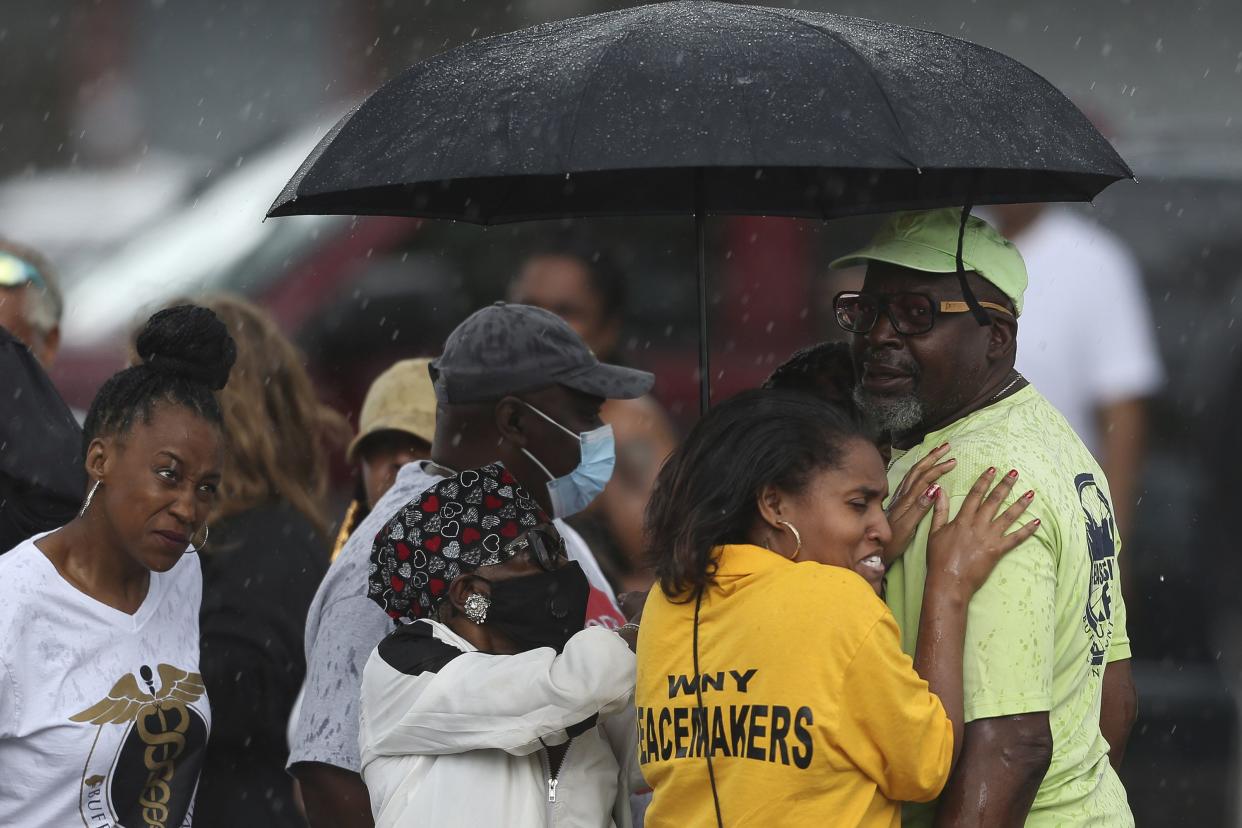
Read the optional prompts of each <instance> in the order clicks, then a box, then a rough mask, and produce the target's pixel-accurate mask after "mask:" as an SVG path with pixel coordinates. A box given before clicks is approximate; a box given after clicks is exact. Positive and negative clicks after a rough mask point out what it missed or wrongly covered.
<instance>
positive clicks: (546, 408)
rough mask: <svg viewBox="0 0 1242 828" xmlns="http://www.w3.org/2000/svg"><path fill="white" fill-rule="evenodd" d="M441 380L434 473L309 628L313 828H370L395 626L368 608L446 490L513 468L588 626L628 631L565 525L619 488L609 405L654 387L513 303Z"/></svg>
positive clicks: (302, 776)
mask: <svg viewBox="0 0 1242 828" xmlns="http://www.w3.org/2000/svg"><path fill="white" fill-rule="evenodd" d="M431 373H432V375H433V382H434V384H435V393H436V403H437V407H436V435H435V440H434V442H433V443H432V449H431V457H432V459H431V460H428V461H419V462H414V463H409V464H407V465H405V466H403V467H402V468H401V471H400V472H399V473H398V474H397V480H396V482H395V483H394V484H393V486H392V488H390V489H389V490H388V491H387V492H386V493H385V494H384V496H383V497H381V498H380V499H379V501H378V502H377V503H376V504H375V508H374V509H373V510H372V511H371V514H369V515H367V517H366V519H365V520H363V521H362V523H361V524H359V526H358V529H357V530H356V531H355V532H354V533H353V535H351V536H350V538H349V541H348V542H347V543H346V544H345V548H344V549H343V550H342V551H341V555H340V557H339V558H337V560H336V563H334V564H333V565H332V567H331V568H330V569H329V570H328V574H327V576H326V577H325V578H324V580H323V583H322V584H321V585H320V587H319V591H318V592H317V593H316V594H315V600H314V601H313V602H312V604H311V609H310V612H309V614H308V616H307V622H306V654H307V655H306V662H307V672H306V685H305V688H304V691H303V698H302V706H301V711H300V713H299V716H298V720H297V723H296V725H295V726H294V739H293V744H292V750H291V751H290V755H289V770H290V771H291V772H292V773H293V775H294V776H295V777H296V778H297V779H298V781H299V783H300V785H301V790H302V796H303V799H304V800H305V804H306V814H307V818H308V821H309V822H310V824H311V825H312V826H314V827H315V828H319V826H333V827H334V828H336V826H341V828H354V826H370V825H372V824H373V817H372V813H371V802H370V798H369V796H368V794H367V789H366V786H365V785H364V784H363V782H362V777H361V776H360V771H361V768H362V764H361V759H360V757H359V752H358V699H359V692H360V685H361V680H362V673H363V668H364V667H365V665H366V662H367V658H368V657H369V656H370V654H371V651H372V650H373V649H375V646H376V645H377V644H379V642H380V641H381V640H382V639H383V638H384V636H385V635H387V634H388V633H389V632H390V631H391V630H392V626H393V622H392V619H391V618H390V617H389V616H388V615H387V614H385V613H384V612H383V611H382V610H380V609H379V608H378V607H377V606H376V604H375V603H374V602H373V601H372V600H371V599H370V598H369V597H368V591H367V576H368V574H369V572H370V568H371V560H370V555H371V547H372V544H373V542H374V541H375V536H376V533H378V532H379V531H380V530H381V529H382V528H383V526H384V524H385V523H386V522H387V521H388V520H389V519H391V518H392V516H393V515H395V514H397V512H399V511H400V510H401V509H402V508H403V507H405V505H406V504H407V503H409V502H410V501H411V500H413V499H414V498H416V497H418V496H419V495H421V494H422V493H423V492H424V491H425V490H426V489H428V488H430V487H431V486H432V485H434V484H435V483H437V482H438V481H439V480H440V479H442V478H443V477H446V476H451V475H453V474H455V473H456V471H457V470H458V469H471V468H478V467H479V466H484V465H487V464H489V463H495V462H500V463H503V464H504V466H505V467H506V468H507V469H508V470H509V471H510V473H511V474H512V475H513V476H514V477H515V478H516V479H517V481H518V482H519V484H520V485H522V486H523V488H525V489H526V490H527V491H528V492H530V494H531V497H532V498H534V500H535V501H536V502H537V503H538V504H539V506H540V508H541V509H543V510H544V512H546V513H548V514H549V515H551V516H552V517H553V524H554V525H555V527H556V530H557V532H558V533H559V534H560V535H561V537H562V538H564V539H565V545H566V550H567V553H568V556H569V559H570V560H573V561H577V562H578V564H579V565H580V566H581V567H582V569H583V572H584V573H585V574H586V576H587V580H588V582H589V583H590V586H591V588H590V593H589V596H588V599H587V624H588V626H605V627H610V628H616V627H620V626H621V625H622V624H624V623H625V617H624V616H623V615H622V614H621V609H620V608H619V607H618V606H617V603H616V600H615V597H614V595H613V593H612V591H611V587H610V586H609V584H608V582H607V580H606V579H605V578H604V576H603V573H602V572H601V571H600V569H599V565H598V564H597V563H596V562H595V558H594V556H593V555H592V554H591V549H590V547H588V546H587V544H586V542H585V541H583V539H582V537H581V536H580V535H578V533H576V532H575V531H574V530H573V529H572V528H570V526H569V524H568V523H566V522H565V520H564V519H565V518H568V517H572V516H573V515H575V514H578V513H579V512H581V511H582V510H583V509H585V508H586V507H587V506H589V505H590V503H591V501H592V500H594V499H595V498H596V497H597V496H598V495H599V493H600V492H601V491H602V490H603V488H604V486H605V485H606V484H607V482H608V479H609V477H610V476H611V473H612V466H613V462H614V454H613V448H612V446H613V440H612V431H611V428H609V427H608V426H607V425H605V424H604V423H603V422H602V421H601V419H600V409H601V408H602V406H603V404H604V401H605V400H607V399H631V398H634V397H639V396H641V395H643V394H645V393H647V392H648V391H649V390H650V389H651V385H652V383H653V382H654V379H655V378H654V377H653V376H652V375H651V374H649V373H647V372H646V371H637V370H634V369H631V368H623V367H620V366H616V365H607V364H604V363H601V362H600V361H599V360H598V359H597V358H596V356H595V355H594V354H593V353H591V351H590V349H588V348H587V346H586V344H585V343H584V342H583V341H582V339H581V338H580V337H579V336H578V335H577V334H576V333H574V331H573V329H572V328H570V327H569V325H568V324H566V323H565V321H564V320H562V319H560V318H559V317H557V316H555V315H553V314H551V313H549V312H547V311H544V310H542V309H540V308H533V307H528V306H525V305H510V304H505V303H504V302H497V303H496V304H494V305H489V306H487V307H485V308H482V309H481V310H478V311H476V312H475V313H473V314H471V315H470V316H469V317H468V318H467V319H466V320H465V321H464V322H462V323H461V324H460V325H458V326H457V328H456V329H454V330H453V332H452V333H451V334H450V335H449V337H448V339H447V340H446V342H445V344H444V353H443V354H442V355H441V356H440V357H439V358H437V359H436V360H434V361H433V362H432V363H431Z"/></svg>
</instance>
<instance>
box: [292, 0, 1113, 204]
mask: <svg viewBox="0 0 1242 828" xmlns="http://www.w3.org/2000/svg"><path fill="white" fill-rule="evenodd" d="M1130 175H1131V173H1130V170H1129V168H1128V167H1127V166H1126V164H1125V163H1124V162H1123V161H1122V160H1121V158H1120V157H1119V156H1118V155H1117V153H1116V152H1115V151H1114V150H1113V148H1112V147H1111V146H1110V145H1109V143H1108V142H1107V141H1106V140H1105V139H1104V138H1103V137H1102V136H1101V135H1100V134H1099V133H1098V132H1097V131H1096V130H1095V128H1094V127H1093V126H1092V125H1091V123H1090V122H1089V121H1088V120H1087V118H1086V117H1085V116H1083V114H1082V113H1081V112H1079V111H1078V109H1077V108H1076V107H1075V106H1074V105H1073V104H1072V103H1070V101H1069V100H1068V99H1066V97H1065V96H1064V95H1062V94H1061V93H1060V92H1059V91H1058V90H1057V89H1056V88H1055V87H1053V86H1052V85H1051V84H1050V83H1048V82H1047V81H1046V80H1044V79H1043V78H1042V77H1040V76H1039V75H1037V74H1036V73H1035V72H1033V71H1031V70H1030V69H1028V68H1026V67H1025V66H1023V65H1022V64H1020V63H1018V62H1017V61H1015V60H1012V59H1011V58H1008V57H1006V56H1005V55H1002V54H1000V53H998V52H995V51H993V50H991V49H987V48H985V47H982V46H978V45H975V44H972V43H968V42H966V41H963V40H959V39H957V38H953V37H949V36H947V35H943V34H937V33H935V32H926V31H920V30H916V29H911V28H907V27H903V26H895V25H890V24H886V23H879V22H876V21H872V20H864V19H859V18H851V17H842V16H839V15H833V14H823V13H815V12H806V11H799V10H793V9H778V8H759V7H754V6H742V5H734V4H728V3H715V2H704V1H703V0H681V1H680V2H668V3H659V4H656V5H649V6H639V7H636V8H631V9H626V10H624V11H618V12H611V13H605V14H597V15H592V16H589V17H580V18H575V19H571V20H564V21H558V22H554V23H549V24H546V25H542V26H536V27H534V28H531V29H526V30H523V31H518V32H512V33H509V34H503V35H498V36H496V37H491V38H487V39H484V40H479V41H475V42H473V43H469V44H466V45H464V46H461V47H459V48H456V49H453V50H451V51H448V52H445V53H443V54H441V55H439V56H437V57H434V58H431V59H430V60H427V61H424V62H422V63H420V64H417V65H415V66H413V67H411V68H410V69H408V70H406V71H405V72H404V73H403V74H401V75H399V76H398V77H396V78H394V79H393V80H392V81H390V82H389V83H387V84H386V85H384V86H383V87H382V88H381V89H380V90H379V91H377V92H375V93H374V94H373V95H371V96H370V97H369V98H368V99H367V100H366V101H364V102H363V103H362V104H361V105H360V106H359V107H357V108H356V109H355V110H353V111H352V112H350V113H349V114H347V115H346V116H345V117H344V118H343V119H342V120H341V121H340V122H339V123H338V124H337V125H336V127H335V128H334V129H333V130H332V131H331V132H330V133H329V134H328V136H327V137H326V138H324V139H323V141H322V142H321V143H320V145H319V146H318V147H317V148H316V149H315V151H314V152H313V153H312V154H311V155H310V157H309V158H308V159H307V160H306V162H305V163H304V164H303V165H302V168H301V169H300V170H298V172H297V174H296V175H295V176H294V177H293V180H292V181H290V182H289V184H288V186H287V187H286V188H285V190H284V191H283V192H282V193H281V194H280V197H279V198H278V199H277V200H276V203H275V204H274V205H273V207H272V210H271V212H270V215H273V216H281V215H293V214H299V213H343V214H382V215H410V216H425V217H431V218H448V219H457V220H464V221H472V222H479V223H499V222H509V221H523V220H529V219H541V218H559V217H564V216H610V215H628V214H683V215H685V214H689V213H692V212H694V211H695V210H696V209H698V210H702V211H705V212H707V213H735V214H737V213H740V214H755V215H782V216H804V217H818V218H832V217H836V216H843V215H850V214H856V213H864V212H888V211H892V210H901V209H914V208H923V207H932V206H945V205H953V204H959V205H960V204H963V203H967V202H969V203H974V204H985V203H1003V202H1019V201H1083V200H1090V199H1091V198H1093V197H1094V196H1095V195H1096V193H1098V192H1099V191H1100V190H1101V189H1103V188H1104V187H1106V186H1107V185H1108V184H1110V183H1112V182H1113V181H1116V180H1118V179H1120V178H1125V177H1129V176H1130Z"/></svg>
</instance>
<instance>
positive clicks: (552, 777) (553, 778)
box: [540, 739, 574, 825]
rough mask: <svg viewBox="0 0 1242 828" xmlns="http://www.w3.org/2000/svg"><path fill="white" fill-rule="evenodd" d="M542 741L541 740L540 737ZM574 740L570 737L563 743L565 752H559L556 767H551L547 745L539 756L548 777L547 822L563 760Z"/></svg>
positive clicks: (553, 802)
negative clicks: (559, 758) (559, 757)
mask: <svg viewBox="0 0 1242 828" xmlns="http://www.w3.org/2000/svg"><path fill="white" fill-rule="evenodd" d="M540 741H541V742H542V741H543V740H542V739H540ZM573 744H574V740H573V739H570V740H569V741H568V742H566V743H565V752H564V753H562V754H561V760H560V761H559V762H557V763H556V767H555V768H554V767H552V757H551V755H550V754H549V753H548V749H547V746H546V745H545V746H544V749H543V750H542V751H541V753H542V754H543V755H542V756H541V757H540V758H541V759H542V760H543V767H544V772H545V775H546V776H547V778H548V824H549V825H550V824H551V820H552V806H553V805H554V804H556V786H557V785H558V784H560V775H561V770H563V769H564V767H565V760H566V758H568V756H569V751H570V750H572V749H573Z"/></svg>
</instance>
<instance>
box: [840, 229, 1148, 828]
mask: <svg viewBox="0 0 1242 828" xmlns="http://www.w3.org/2000/svg"><path fill="white" fill-rule="evenodd" d="M959 245H960V247H959ZM959 249H960V250H961V251H962V256H961V261H962V267H963V268H964V270H963V272H962V273H961V274H960V275H958V263H957V262H958V259H957V256H956V251H957V250H959ZM856 264H866V266H867V273H866V279H865V280H864V282H863V287H862V290H861V291H856V292H855V291H849V292H845V293H841V294H839V295H838V296H837V297H836V300H835V308H834V309H835V312H836V317H837V323H838V325H840V327H841V328H842V329H843V330H845V331H846V332H848V333H850V334H852V335H853V341H852V345H853V349H854V351H853V352H854V359H855V366H856V369H857V370H856V375H857V377H858V386H857V388H856V390H855V399H856V401H857V403H858V405H859V407H860V408H861V409H862V410H863V411H864V412H865V413H866V414H867V415H868V417H869V418H871V420H872V421H874V422H876V423H877V424H879V425H880V426H881V427H883V428H885V429H886V430H887V431H888V432H889V433H890V434H892V438H893V460H892V463H891V465H890V466H889V469H888V482H889V484H890V485H891V486H894V487H895V484H896V482H897V481H898V480H901V479H902V477H903V476H904V475H905V474H906V473H907V471H908V470H909V469H911V468H912V467H915V466H917V465H918V464H919V463H922V462H923V461H924V460H925V459H926V458H927V457H929V456H932V455H934V454H935V453H936V452H938V451H941V450H943V448H944V446H945V445H946V444H951V445H952V450H953V454H954V459H955V460H956V461H957V462H956V463H955V464H954V467H953V468H952V469H950V470H949V471H948V472H947V473H946V474H945V475H944V476H943V477H942V478H941V479H940V485H942V486H943V488H944V491H945V492H946V493H947V494H948V496H949V503H950V508H951V511H953V512H956V511H957V510H958V509H959V508H965V505H964V504H965V503H966V502H967V501H968V500H969V495H968V493H967V492H968V490H969V489H970V487H971V486H972V484H973V483H974V482H975V481H976V480H977V478H978V477H979V475H980V474H981V473H984V472H994V471H995V470H996V469H1002V470H1003V469H1009V470H1010V471H1009V472H1008V474H1010V475H1016V474H1017V473H1018V472H1017V471H1016V470H1020V471H1021V473H1022V477H1023V480H1024V481H1025V484H1024V486H1025V485H1029V486H1031V488H1032V489H1035V490H1038V492H1039V498H1038V500H1036V501H1035V502H1034V503H1033V504H1032V505H1031V508H1030V514H1031V515H1032V516H1033V517H1035V518H1036V519H1037V520H1039V521H1040V523H1039V527H1038V529H1037V530H1036V531H1035V533H1034V535H1032V536H1031V537H1030V539H1029V540H1027V541H1026V542H1024V543H1023V544H1022V545H1021V546H1019V547H1018V548H1017V549H1015V550H1014V551H1013V552H1012V553H1011V554H1009V555H1007V556H1006V557H1005V558H1004V559H1003V560H1002V561H1001V562H1000V563H999V564H998V565H997V567H996V571H995V572H994V573H993V575H992V577H991V578H990V579H989V580H988V581H987V583H985V584H984V585H983V587H982V589H980V590H979V592H978V593H977V594H976V595H975V597H974V599H973V600H972V603H971V607H970V625H969V627H968V628H967V631H966V644H965V659H964V665H965V666H964V679H963V682H964V689H965V705H964V710H963V712H964V716H965V721H966V727H965V733H964V737H965V743H964V745H963V747H962V760H961V762H960V763H959V764H958V766H957V768H956V770H955V771H954V772H953V774H952V776H951V777H950V779H949V782H948V784H947V785H946V786H945V790H944V792H943V793H942V794H941V796H940V800H939V803H938V805H937V806H935V807H929V806H923V807H919V806H910V807H907V808H906V813H905V814H904V821H903V824H905V825H907V826H931V825H933V824H934V825H938V826H950V825H951V826H992V825H1006V826H1007V825H1020V824H1026V825H1030V826H1044V825H1049V826H1050V825H1068V826H1083V825H1110V826H1126V825H1133V824H1134V820H1133V817H1132V815H1131V813H1130V807H1129V804H1128V802H1127V798H1126V791H1125V788H1124V787H1123V786H1122V784H1121V780H1120V779H1119V778H1118V776H1117V772H1116V766H1119V765H1120V762H1121V759H1122V756H1123V754H1124V752H1125V746H1126V740H1127V739H1128V737H1129V733H1130V728H1131V726H1132V725H1133V723H1134V714H1135V710H1136V707H1137V697H1136V695H1135V691H1134V684H1133V681H1132V678H1131V670H1130V641H1129V636H1128V634H1127V631H1126V613H1125V600H1124V598H1123V597H1122V595H1121V590H1120V585H1121V580H1120V579H1121V574H1120V571H1119V561H1120V558H1119V556H1120V552H1121V539H1120V537H1119V536H1118V534H1117V527H1116V521H1115V519H1114V518H1113V512H1112V505H1111V498H1110V495H1109V484H1108V481H1107V480H1105V479H1104V475H1103V474H1102V473H1101V471H1100V468H1099V465H1098V464H1097V463H1096V461H1095V459H1094V458H1093V457H1092V456H1091V454H1090V452H1088V451H1087V449H1086V447H1085V446H1083V444H1082V441H1081V440H1080V439H1079V438H1078V437H1077V435H1075V433H1074V431H1073V430H1072V429H1071V428H1070V426H1069V424H1068V423H1067V422H1066V420H1065V418H1064V417H1063V416H1062V415H1061V414H1060V413H1058V412H1057V410H1056V409H1055V408H1053V407H1052V405H1051V404H1050V403H1049V402H1048V401H1047V400H1045V399H1044V398H1043V397H1042V396H1041V395H1040V394H1039V392H1038V391H1037V390H1036V389H1035V388H1034V387H1033V386H1031V385H1029V384H1028V383H1027V382H1026V380H1025V379H1024V378H1023V377H1022V375H1021V374H1020V373H1018V372H1017V371H1016V370H1014V358H1015V356H1016V349H1017V338H1018V332H1019V323H1018V319H1019V316H1022V318H1023V319H1025V315H1024V306H1023V294H1024V292H1025V289H1026V285H1027V273H1026V268H1025V267H1024V266H1023V263H1022V256H1021V255H1020V254H1019V253H1018V251H1017V249H1016V248H1015V247H1014V246H1013V244H1011V243H1009V242H1008V241H1006V240H1005V239H1004V238H1003V237H1002V236H1001V235H1000V234H999V233H997V232H996V230H995V229H994V228H992V227H991V226H990V225H989V224H987V223H986V222H984V221H983V220H982V219H979V218H976V217H970V219H969V221H967V222H966V224H965V226H964V227H963V224H962V221H961V211H960V210H957V209H952V208H949V209H941V210H929V211H922V212H912V213H899V214H897V215H895V216H893V217H891V218H890V219H889V220H888V221H887V222H886V223H885V225H884V226H883V227H882V228H881V229H880V231H879V232H878V233H877V234H876V236H875V237H874V238H873V239H872V241H871V243H870V244H869V245H868V246H866V247H864V248H863V249H861V250H859V251H857V252H855V253H852V254H850V255H849V256H846V257H844V258H842V259H838V260H837V261H835V262H833V267H843V266H851V265H856ZM972 300H973V301H975V302H976V303H977V309H978V310H977V312H978V314H979V316H976V314H975V313H972V312H971V310H970V302H971V301H972ZM981 321H982V322H983V324H980V322H981ZM932 531H933V530H932V527H931V526H929V525H928V521H926V520H924V521H922V522H921V523H920V524H919V526H918V528H917V530H916V533H915V535H914V540H913V541H912V543H911V544H910V546H909V548H908V549H907V550H906V552H905V553H904V554H903V555H902V556H901V557H900V558H898V559H897V560H895V561H893V564H892V567H891V568H890V569H889V571H888V575H887V577H886V579H885V588H886V592H885V599H886V601H887V602H888V605H889V607H891V608H892V610H893V614H894V615H895V616H896V618H897V624H898V627H899V628H900V630H901V640H902V648H903V649H904V650H905V651H906V652H907V653H914V652H916V650H917V646H918V643H919V641H920V639H921V637H922V636H921V633H920V630H919V623H920V617H921V615H920V613H921V612H922V609H923V607H924V606H926V602H927V601H928V600H929V596H930V594H931V592H932V591H933V590H934V586H933V583H932V580H931V578H932V576H931V551H930V547H929V536H930V533H931V532H932Z"/></svg>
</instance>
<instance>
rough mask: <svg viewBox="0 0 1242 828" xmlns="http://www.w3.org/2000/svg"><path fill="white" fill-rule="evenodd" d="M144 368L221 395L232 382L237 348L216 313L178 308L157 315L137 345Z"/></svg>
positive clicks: (197, 308)
mask: <svg viewBox="0 0 1242 828" xmlns="http://www.w3.org/2000/svg"><path fill="white" fill-rule="evenodd" d="M135 344H136V346H137V349H138V356H139V357H141V358H142V361H143V364H144V365H146V366H148V367H149V368H151V369H152V370H153V371H158V372H159V373H162V374H172V375H174V376H179V377H183V378H185V379H187V380H190V381H191V382H197V383H201V384H203V385H206V386H207V387H208V388H210V389H212V390H213V391H219V390H220V389H221V388H223V387H224V386H225V384H226V383H227V382H228V381H229V370H230V369H231V368H232V367H233V363H234V361H236V359H237V346H236V345H235V344H234V343H233V337H231V336H229V331H228V328H226V327H225V326H224V323H223V322H221V321H220V319H219V317H217V316H216V315H215V314H214V313H212V312H211V311H210V310H208V309H207V308H200V307H198V306H197V305H178V306H176V307H172V308H166V309H165V310H162V311H159V312H158V313H156V314H154V315H153V316H152V317H151V318H150V319H148V320H147V324H146V325H144V326H143V328H142V332H141V333H139V334H138V340H137V342H136V343H135Z"/></svg>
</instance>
